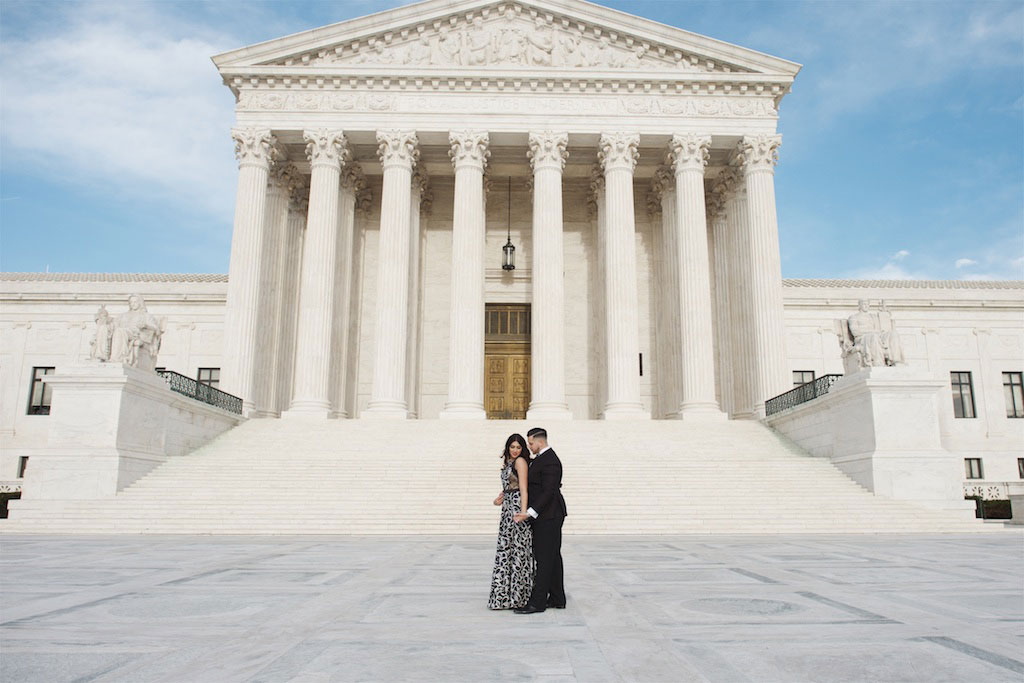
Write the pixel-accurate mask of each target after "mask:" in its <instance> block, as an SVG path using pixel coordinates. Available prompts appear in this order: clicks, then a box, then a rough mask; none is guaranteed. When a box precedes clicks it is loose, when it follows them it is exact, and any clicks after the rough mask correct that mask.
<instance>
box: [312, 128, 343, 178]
mask: <svg viewBox="0 0 1024 683" xmlns="http://www.w3.org/2000/svg"><path fill="white" fill-rule="evenodd" d="M302 139H303V140H305V141H306V158H308V159H309V163H310V164H311V165H313V166H321V165H323V166H333V167H335V168H338V169H340V168H341V167H342V166H343V165H344V164H345V162H346V161H348V157H349V151H348V146H347V143H346V140H345V135H344V134H343V133H342V132H341V131H340V130H329V129H327V128H319V129H317V130H306V131H303V132H302Z"/></svg>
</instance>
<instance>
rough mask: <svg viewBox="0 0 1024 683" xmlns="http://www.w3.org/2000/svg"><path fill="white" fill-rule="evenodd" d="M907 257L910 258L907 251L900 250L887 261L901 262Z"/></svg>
mask: <svg viewBox="0 0 1024 683" xmlns="http://www.w3.org/2000/svg"><path fill="white" fill-rule="evenodd" d="M908 256H910V252H909V251H907V250H906V249H900V250H899V251H897V252H896V253H895V254H893V255H892V256H890V257H889V260H890V261H902V260H904V259H906V258H907V257H908Z"/></svg>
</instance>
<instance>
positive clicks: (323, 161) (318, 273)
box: [288, 130, 345, 417]
mask: <svg viewBox="0 0 1024 683" xmlns="http://www.w3.org/2000/svg"><path fill="white" fill-rule="evenodd" d="M303 137H304V138H305V139H306V142H307V145H306V155H307V156H308V157H309V159H310V167H311V175H310V186H309V216H308V218H307V219H306V238H305V240H304V243H303V250H302V251H303V253H302V276H301V280H300V285H299V319H298V326H297V332H296V352H295V385H294V386H295V389H294V392H293V397H292V404H291V408H290V409H289V411H288V412H289V413H290V414H295V415H298V414H311V415H317V416H321V417H327V415H328V413H329V411H330V409H331V401H330V383H329V378H330V370H331V333H332V322H333V320H332V318H333V314H334V284H335V280H334V278H335V265H336V260H337V239H338V181H339V177H340V174H341V164H342V161H343V155H344V150H345V138H344V136H343V135H342V133H341V131H327V130H318V131H306V133H305V134H304V136H303Z"/></svg>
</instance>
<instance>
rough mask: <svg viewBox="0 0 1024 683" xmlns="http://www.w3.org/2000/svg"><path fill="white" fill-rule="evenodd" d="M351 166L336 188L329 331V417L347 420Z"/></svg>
mask: <svg viewBox="0 0 1024 683" xmlns="http://www.w3.org/2000/svg"><path fill="white" fill-rule="evenodd" d="M354 171H355V169H354V168H352V164H348V165H346V167H345V169H344V170H343V172H342V175H343V180H342V183H341V187H340V188H339V189H338V243H337V245H336V256H335V264H334V314H333V322H332V332H331V386H330V397H331V412H330V416H331V417H337V418H346V417H349V416H350V415H351V411H349V410H348V407H347V406H346V405H345V393H346V392H345V387H346V385H347V384H348V362H347V361H348V359H347V357H346V355H345V350H346V349H347V348H348V340H349V317H348V316H349V299H350V297H351V292H352V236H353V232H354V230H355V220H356V192H357V191H358V188H357V187H356V185H357V184H358V183H359V182H360V178H359V176H358V174H357V173H355V172H354Z"/></svg>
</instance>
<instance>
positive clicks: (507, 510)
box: [487, 434, 536, 609]
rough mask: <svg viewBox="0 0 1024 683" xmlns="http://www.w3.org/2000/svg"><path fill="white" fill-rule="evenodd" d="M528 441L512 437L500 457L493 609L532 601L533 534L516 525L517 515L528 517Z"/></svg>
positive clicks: (533, 570) (496, 500)
mask: <svg viewBox="0 0 1024 683" xmlns="http://www.w3.org/2000/svg"><path fill="white" fill-rule="evenodd" d="M528 453H529V451H528V450H527V449H526V440H525V439H524V438H523V437H522V436H520V435H519V434H513V435H512V436H510V437H508V440H507V441H506V442H505V450H504V451H503V452H502V454H501V461H502V468H501V493H499V494H498V497H497V498H495V499H494V504H495V505H500V506H501V521H500V522H498V551H497V553H496V554H495V556H494V573H493V574H492V575H491V597H490V598H489V599H488V600H487V606H488V607H489V608H490V609H513V608H515V607H522V606H523V605H525V604H526V601H527V600H529V599H530V592H531V591H532V590H533V577H534V573H535V572H536V564H535V563H534V560H533V531H532V530H531V529H530V525H529V524H526V523H519V524H517V523H516V522H515V520H514V519H513V517H514V516H515V515H516V513H520V512H521V513H523V514H526V508H527V507H528V505H527V499H526V477H527V473H528V471H529V467H530V466H529V462H530V461H529V455H528Z"/></svg>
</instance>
